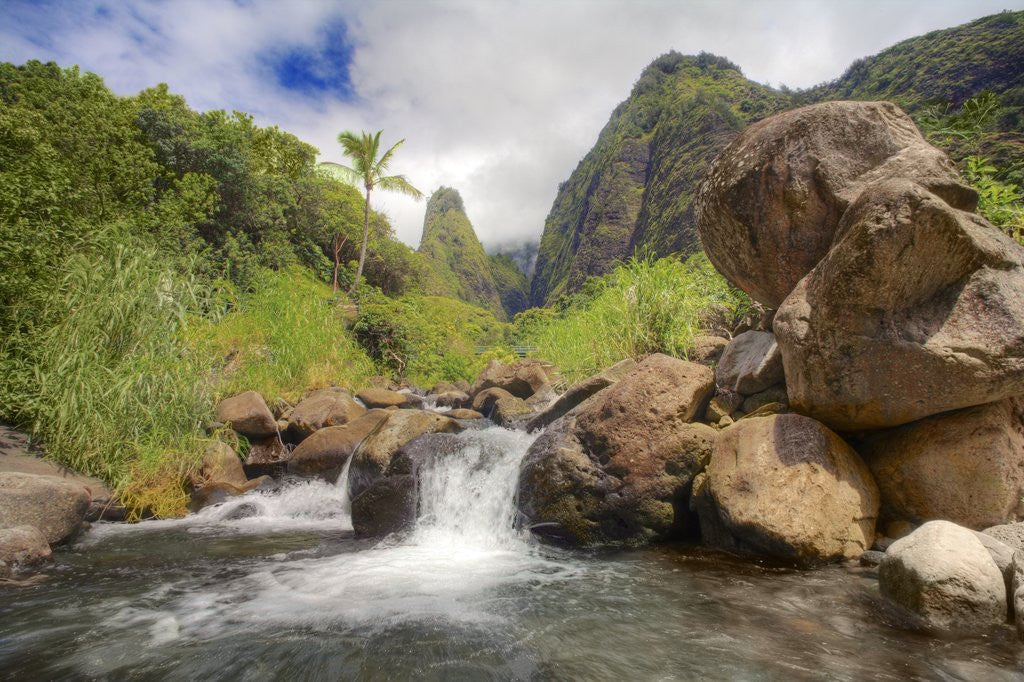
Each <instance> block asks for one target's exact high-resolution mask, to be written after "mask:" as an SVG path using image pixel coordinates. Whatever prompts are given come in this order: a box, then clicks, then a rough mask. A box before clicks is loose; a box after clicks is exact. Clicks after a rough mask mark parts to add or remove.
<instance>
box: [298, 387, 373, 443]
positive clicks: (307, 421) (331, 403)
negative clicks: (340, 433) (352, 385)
mask: <svg viewBox="0 0 1024 682" xmlns="http://www.w3.org/2000/svg"><path fill="white" fill-rule="evenodd" d="M364 412H366V409H365V408H364V407H362V406H361V405H359V404H358V403H357V402H356V401H355V400H353V399H352V394H351V393H349V392H348V391H346V390H345V389H343V388H337V387H331V388H324V389H321V390H319V391H314V392H313V393H311V394H309V395H308V396H306V397H305V398H303V399H302V400H301V401H300V402H299V404H298V405H296V406H295V409H293V410H292V413H291V415H290V416H289V418H288V438H289V439H290V440H291V441H292V442H293V443H300V442H302V441H303V440H305V439H306V438H308V437H309V436H310V435H311V434H312V433H313V432H314V431H317V430H318V429H322V428H324V427H325V426H343V425H345V424H348V423H349V422H350V421H352V420H353V419H356V418H357V417H359V416H360V415H362V414H363V413H364Z"/></svg>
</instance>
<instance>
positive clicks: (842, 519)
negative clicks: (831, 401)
mask: <svg viewBox="0 0 1024 682" xmlns="http://www.w3.org/2000/svg"><path fill="white" fill-rule="evenodd" d="M705 473H706V477H705V478H704V479H702V480H701V481H698V482H696V483H695V484H694V496H695V500H694V505H693V506H694V508H695V510H696V511H697V513H698V514H699V516H700V527H701V535H702V537H703V539H704V541H705V542H706V543H707V544H711V545H716V546H719V547H722V548H724V549H730V550H735V551H741V552H747V553H754V554H759V555H763V556H768V557H774V558H777V559H781V560H784V561H789V562H793V563H796V564H800V565H813V564H817V563H822V562H828V561H834V560H837V559H851V558H856V557H858V556H860V554H861V553H863V552H864V551H865V550H867V549H869V548H870V547H871V544H872V542H873V540H874V537H875V521H876V518H877V516H878V489H877V488H876V487H875V482H874V480H873V479H872V478H871V472H870V471H868V468H867V466H865V465H864V463H863V462H862V461H861V460H860V458H859V457H858V456H857V453H855V452H854V451H853V449H852V448H851V447H850V446H849V445H847V444H846V443H845V442H843V440H842V439H841V438H840V437H839V436H837V435H836V434H835V433H833V432H832V431H830V430H829V429H828V428H826V427H825V426H824V425H823V424H821V423H819V422H816V421H815V420H813V419H810V418H808V417H803V416H800V415H795V414H784V415H774V416H768V417H762V418H760V419H743V420H741V421H738V422H736V423H735V424H733V425H732V426H729V427H728V428H726V429H724V430H723V431H721V432H720V433H719V434H718V440H717V442H716V444H715V449H714V453H713V454H712V456H711V462H710V463H709V464H708V466H707V470H706V472H705Z"/></svg>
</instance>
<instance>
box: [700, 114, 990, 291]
mask: <svg viewBox="0 0 1024 682" xmlns="http://www.w3.org/2000/svg"><path fill="white" fill-rule="evenodd" d="M890 177H909V178H914V179H915V180H916V181H917V182H918V183H920V184H921V185H922V186H924V187H927V188H928V189H929V190H931V191H932V192H934V193H935V194H937V195H939V196H941V197H943V198H944V199H945V200H946V201H948V202H949V203H950V204H951V205H953V206H955V207H957V208H960V209H964V210H968V211H971V210H974V208H975V206H976V204H977V194H976V193H975V192H974V191H973V190H971V189H970V188H968V187H967V186H965V185H964V184H962V183H961V182H960V178H959V174H958V173H957V170H956V167H955V166H954V165H953V163H952V162H951V161H950V160H949V159H948V158H947V157H946V155H945V154H944V153H943V152H941V151H939V150H938V149H936V148H935V147H932V146H931V145H929V144H928V143H927V142H926V141H925V140H924V138H923V137H921V134H920V133H919V132H918V130H917V127H916V126H915V125H914V122H913V121H912V120H911V119H910V117H909V116H907V115H906V114H905V113H903V112H902V111H901V110H900V109H899V108H897V107H896V106H895V105H894V104H892V103H890V102H825V103H822V104H813V105H811V106H807V107H802V108H799V109H794V110H792V111H787V112H785V113H781V114H778V115H775V116H771V117H769V118H766V119H764V120H762V121H759V122H757V123H754V124H752V125H750V126H748V127H747V128H746V130H744V131H743V132H742V133H741V134H740V135H739V137H737V138H736V139H735V140H733V142H732V143H731V144H730V145H729V146H728V147H726V148H725V150H724V151H723V152H722V153H721V154H720V155H719V156H718V158H716V159H715V161H714V162H713V163H712V164H711V167H710V168H709V169H708V172H707V173H706V174H705V176H704V180H703V182H702V183H701V186H700V188H699V189H698V193H697V198H696V217H697V231H698V233H699V235H700V239H701V242H702V244H703V245H704V250H705V251H706V252H707V254H708V258H709V259H710V260H711V262H712V263H713V264H714V265H715V267H716V268H717V269H718V271H719V272H721V273H722V274H723V275H725V277H726V279H728V280H729V281H730V282H732V283H733V284H735V285H736V286H738V287H739V288H740V289H743V290H744V291H746V292H747V293H748V294H750V295H751V296H752V297H753V298H754V299H756V300H758V301H760V302H761V303H764V304H765V305H766V306H768V307H769V308H778V306H779V304H780V303H782V301H783V299H785V298H786V296H788V295H789V293H790V292H791V291H792V290H793V288H794V287H795V286H796V284H797V282H799V281H800V279H801V278H803V277H804V275H806V274H807V273H808V272H810V270H811V268H813V267H814V266H815V265H816V264H817V263H818V261H819V260H821V259H822V258H823V257H824V256H825V254H826V253H827V252H828V250H829V248H830V246H831V245H832V242H833V237H834V236H835V233H836V229H837V226H838V224H839V219H840V217H841V216H842V215H843V213H844V212H845V211H846V210H847V207H848V206H849V205H850V204H851V203H852V202H853V201H854V200H855V199H856V198H857V196H858V195H859V194H860V193H861V192H862V191H863V189H864V188H865V187H867V186H868V185H869V184H871V183H872V182H875V181H877V180H879V179H884V178H890Z"/></svg>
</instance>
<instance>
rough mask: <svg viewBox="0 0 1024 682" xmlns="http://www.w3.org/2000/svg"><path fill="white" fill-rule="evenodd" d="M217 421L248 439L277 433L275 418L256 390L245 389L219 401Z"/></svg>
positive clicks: (259, 438)
mask: <svg viewBox="0 0 1024 682" xmlns="http://www.w3.org/2000/svg"><path fill="white" fill-rule="evenodd" d="M217 421H219V422H222V423H224V424H227V425H228V426H230V427H231V428H232V429H233V430H234V431H236V432H238V433H240V434H242V435H243V436H245V437H246V438H248V439H249V440H263V439H265V438H269V437H270V436H274V435H276V434H277V420H276V419H274V415H273V414H272V413H271V411H270V408H269V407H267V403H266V402H265V401H264V400H263V396H261V395H260V394H259V393H257V392H256V391H246V392H245V393H239V394H238V395H236V396H233V397H231V398H227V399H225V400H222V401H220V403H219V404H218V405H217Z"/></svg>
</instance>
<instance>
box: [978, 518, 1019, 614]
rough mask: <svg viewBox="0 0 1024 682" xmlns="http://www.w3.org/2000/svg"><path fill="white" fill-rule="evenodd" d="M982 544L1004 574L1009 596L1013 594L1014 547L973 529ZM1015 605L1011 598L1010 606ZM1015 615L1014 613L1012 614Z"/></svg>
mask: <svg viewBox="0 0 1024 682" xmlns="http://www.w3.org/2000/svg"><path fill="white" fill-rule="evenodd" d="M972 532H973V533H974V535H975V536H977V538H978V540H979V541H980V542H981V544H982V546H984V547H985V551H987V552H988V555H989V556H990V557H992V561H994V562H995V564H996V568H998V569H999V573H1000V574H1002V576H1003V582H1004V583H1005V584H1006V594H1007V596H1008V597H1012V595H1013V591H1012V590H1013V553H1014V549H1013V548H1012V547H1010V546H1009V545H1007V544H1005V543H1003V542H1000V541H999V540H996V539H995V538H994V537H992V536H991V535H985V534H984V533H979V532H978V531H972ZM1012 605H1013V600H1012V599H1010V606H1012ZM1010 615H1011V616H1012V615H1013V614H1012V613H1011V614H1010Z"/></svg>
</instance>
